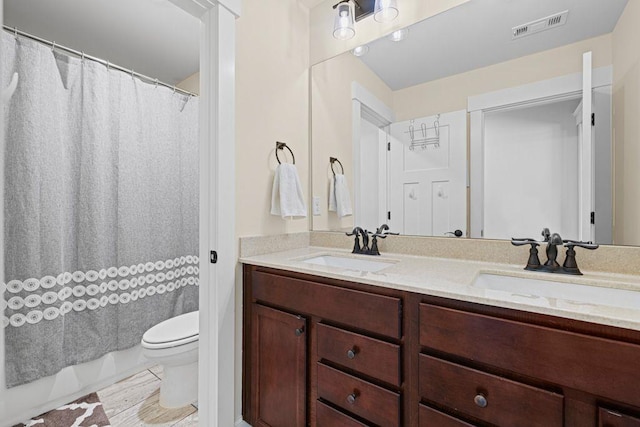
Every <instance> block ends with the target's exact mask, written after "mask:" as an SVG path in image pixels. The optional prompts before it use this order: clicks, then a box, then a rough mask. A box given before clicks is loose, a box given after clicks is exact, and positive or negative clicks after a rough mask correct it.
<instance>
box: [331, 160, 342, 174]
mask: <svg viewBox="0 0 640 427" xmlns="http://www.w3.org/2000/svg"><path fill="white" fill-rule="evenodd" d="M336 162H338V164H339V165H340V169H342V174H343V175H344V166H342V163H341V162H340V160H338V159H337V158H336V157H329V163H331V172H333V176H336V171H335V170H334V169H333V165H334V164H335V163H336Z"/></svg>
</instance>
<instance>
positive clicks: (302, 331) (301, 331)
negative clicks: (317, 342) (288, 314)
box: [296, 326, 304, 337]
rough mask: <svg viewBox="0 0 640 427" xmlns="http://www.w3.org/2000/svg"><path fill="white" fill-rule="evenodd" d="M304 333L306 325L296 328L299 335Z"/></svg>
mask: <svg viewBox="0 0 640 427" xmlns="http://www.w3.org/2000/svg"><path fill="white" fill-rule="evenodd" d="M302 334H304V326H303V327H301V328H298V329H296V336H297V337H299V336H300V335H302Z"/></svg>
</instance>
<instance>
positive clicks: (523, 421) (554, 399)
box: [419, 354, 564, 427]
mask: <svg viewBox="0 0 640 427" xmlns="http://www.w3.org/2000/svg"><path fill="white" fill-rule="evenodd" d="M419 383H420V396H421V397H422V398H423V399H426V400H429V401H432V402H435V403H437V404H439V405H443V406H446V407H448V408H452V409H454V410H457V411H460V412H461V413H463V414H467V415H470V416H472V417H475V418H477V419H480V420H483V421H486V422H488V423H491V424H495V425H500V426H522V427H524V426H545V427H552V426H562V425H563V417H564V416H563V400H564V399H563V397H562V396H560V395H558V394H555V393H551V392H549V391H546V390H541V389H538V388H535V387H531V386H529V385H526V384H521V383H518V382H515V381H511V380H508V379H505V378H501V377H497V376H495V375H491V374H487V373H485V372H481V371H478V370H475V369H471V368H467V367H465V366H461V365H457V364H455V363H451V362H447V361H445V360H441V359H437V358H435V357H431V356H427V355H424V354H421V355H420V379H419Z"/></svg>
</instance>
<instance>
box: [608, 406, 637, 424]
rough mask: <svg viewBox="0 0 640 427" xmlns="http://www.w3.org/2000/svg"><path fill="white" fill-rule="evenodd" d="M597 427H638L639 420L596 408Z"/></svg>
mask: <svg viewBox="0 0 640 427" xmlns="http://www.w3.org/2000/svg"><path fill="white" fill-rule="evenodd" d="M598 427H640V418H636V417H632V416H630V415H627V414H623V413H622V412H618V411H614V410H612V409H606V408H602V407H600V408H598Z"/></svg>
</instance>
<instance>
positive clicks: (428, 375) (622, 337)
mask: <svg viewBox="0 0 640 427" xmlns="http://www.w3.org/2000/svg"><path fill="white" fill-rule="evenodd" d="M419 316H420V321H419V323H420V333H419V340H420V356H419V359H420V362H419V363H420V368H419V372H420V374H419V375H420V380H419V383H420V386H419V388H420V401H421V403H423V404H425V405H427V406H431V407H433V408H434V409H435V410H440V411H442V412H445V413H446V414H447V415H449V416H451V417H454V418H456V419H459V420H461V421H464V422H468V423H470V424H471V425H498V426H511V425H518V426H549V427H551V426H559V427H560V426H567V427H569V426H575V427H582V426H590V427H596V426H610V427H618V426H627V425H629V426H637V424H633V422H638V419H637V418H634V417H635V416H637V414H638V413H639V412H638V411H639V409H640V369H639V368H640V333H638V332H636V331H631V330H626V329H619V328H614V327H608V326H603V325H595V324H590V323H586V322H580V321H574V320H569V319H564V318H557V317H552V316H545V315H540V314H534V313H528V312H521V311H516V310H509V309H502V308H498V307H492V306H484V305H479V304H472V303H465V302H460V301H452V300H446V299H440V298H432V297H423V298H422V301H421V303H420V305H419ZM601 405H604V407H609V405H610V407H612V408H613V410H611V409H604V408H603V407H602V406H601ZM420 416H421V417H422V416H423V412H421V414H420ZM424 416H425V417H428V416H429V414H424ZM420 425H421V426H422V425H434V426H437V425H438V424H437V423H434V424H424V423H422V421H421V424H420Z"/></svg>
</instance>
